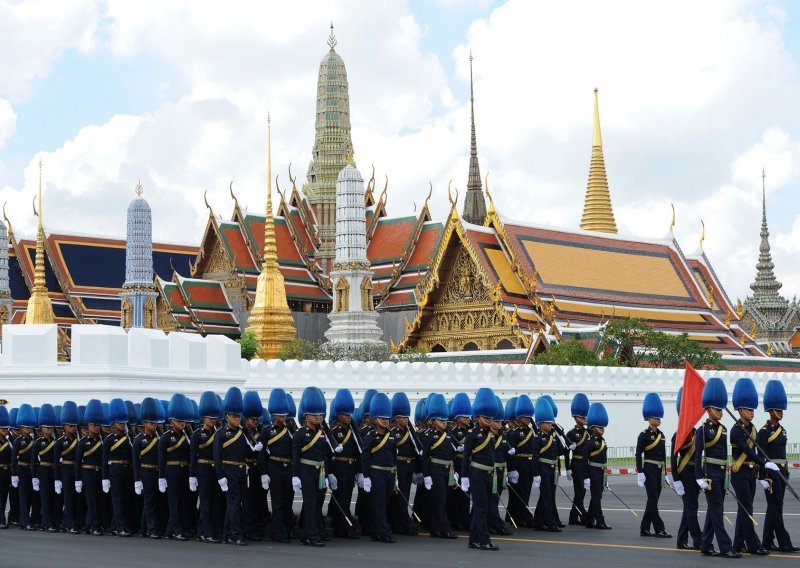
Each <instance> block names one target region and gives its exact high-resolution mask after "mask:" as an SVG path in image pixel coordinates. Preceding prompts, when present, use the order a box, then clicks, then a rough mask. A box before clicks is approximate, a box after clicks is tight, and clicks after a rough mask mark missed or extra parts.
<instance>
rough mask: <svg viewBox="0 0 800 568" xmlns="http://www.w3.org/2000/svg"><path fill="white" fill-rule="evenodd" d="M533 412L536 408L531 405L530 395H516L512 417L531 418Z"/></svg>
mask: <svg viewBox="0 0 800 568" xmlns="http://www.w3.org/2000/svg"><path fill="white" fill-rule="evenodd" d="M535 412H536V409H535V408H534V406H533V401H532V400H531V397H529V396H528V395H527V394H521V395H519V396H518V397H517V403H516V406H515V407H514V418H521V417H528V418H533V416H534V414H535Z"/></svg>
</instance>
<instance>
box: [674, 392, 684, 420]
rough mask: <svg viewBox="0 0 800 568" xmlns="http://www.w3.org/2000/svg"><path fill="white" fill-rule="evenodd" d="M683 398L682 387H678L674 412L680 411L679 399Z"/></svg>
mask: <svg viewBox="0 0 800 568" xmlns="http://www.w3.org/2000/svg"><path fill="white" fill-rule="evenodd" d="M682 398H683V387H681V388H679V389H678V397H677V398H676V399H675V412H677V413H678V414H680V413H681V399H682Z"/></svg>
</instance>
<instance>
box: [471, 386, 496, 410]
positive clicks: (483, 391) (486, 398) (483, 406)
mask: <svg viewBox="0 0 800 568" xmlns="http://www.w3.org/2000/svg"><path fill="white" fill-rule="evenodd" d="M496 405H497V400H496V399H495V397H494V391H493V390H492V389H490V388H488V387H481V388H479V389H478V392H477V393H476V394H475V402H474V403H473V404H472V414H473V415H474V416H475V418H477V417H479V416H484V417H486V418H494V415H495V411H496V410H497V408H496Z"/></svg>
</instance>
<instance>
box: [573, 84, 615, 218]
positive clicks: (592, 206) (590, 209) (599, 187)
mask: <svg viewBox="0 0 800 568" xmlns="http://www.w3.org/2000/svg"><path fill="white" fill-rule="evenodd" d="M581 229H583V230H584V231H599V232H601V233H616V232H617V224H616V222H615V221H614V210H613V209H612V208H611V194H610V192H609V190H608V179H607V178H606V164H605V160H604V159H603V138H602V136H601V135H600V110H599V109H598V104H597V89H595V90H594V128H593V132H592V161H591V164H590V166H589V182H588V184H587V186H586V199H585V201H584V204H583V217H582V218H581Z"/></svg>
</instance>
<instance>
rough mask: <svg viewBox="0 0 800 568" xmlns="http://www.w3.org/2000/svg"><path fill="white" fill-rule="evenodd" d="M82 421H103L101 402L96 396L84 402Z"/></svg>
mask: <svg viewBox="0 0 800 568" xmlns="http://www.w3.org/2000/svg"><path fill="white" fill-rule="evenodd" d="M83 422H84V423H85V424H102V423H103V404H102V403H101V402H100V401H99V400H97V399H96V398H93V399H92V400H90V401H89V402H87V403H86V410H84V411H83Z"/></svg>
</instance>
